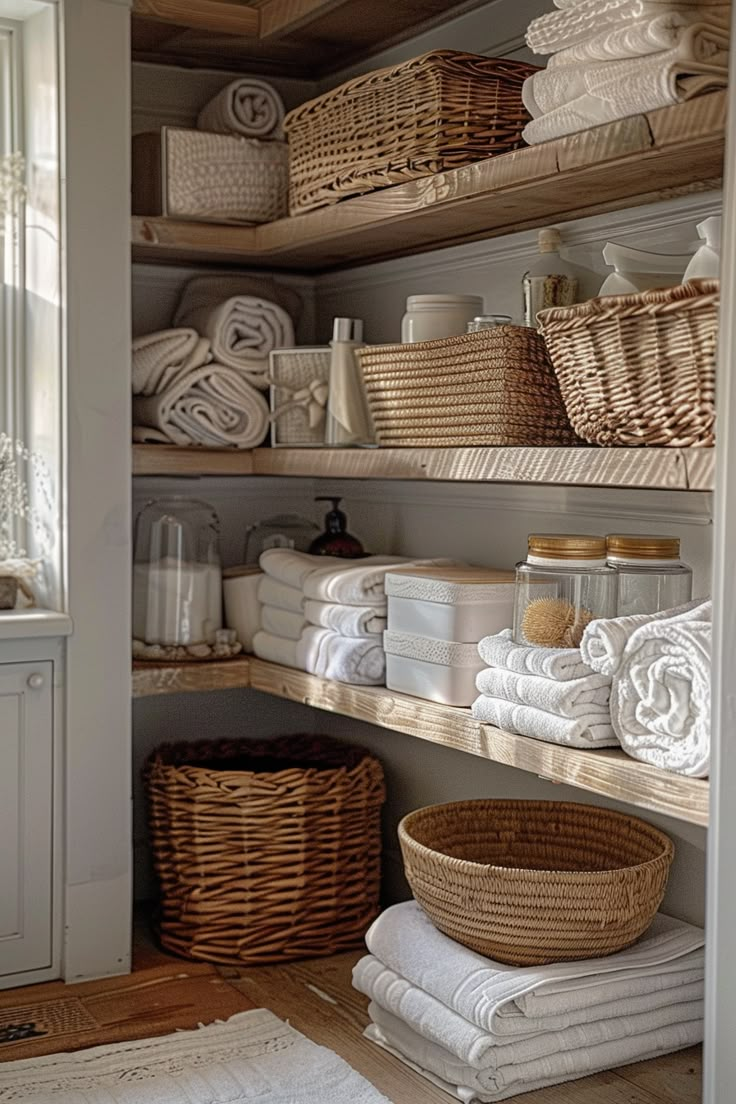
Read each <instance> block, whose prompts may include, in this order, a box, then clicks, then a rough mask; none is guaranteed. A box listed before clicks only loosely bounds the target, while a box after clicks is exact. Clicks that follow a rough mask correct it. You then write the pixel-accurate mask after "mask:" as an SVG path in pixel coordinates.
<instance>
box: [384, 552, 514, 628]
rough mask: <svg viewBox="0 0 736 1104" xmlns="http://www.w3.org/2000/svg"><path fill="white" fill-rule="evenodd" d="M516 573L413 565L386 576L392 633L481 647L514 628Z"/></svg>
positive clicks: (464, 567) (475, 568) (460, 567)
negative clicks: (488, 638)
mask: <svg viewBox="0 0 736 1104" xmlns="http://www.w3.org/2000/svg"><path fill="white" fill-rule="evenodd" d="M514 580H515V576H514V572H513V571H498V570H496V569H493V568H485V567H467V566H452V567H429V566H428V567H411V568H405V569H397V570H396V571H391V572H389V573H388V574H387V575H386V595H387V598H388V630H389V632H400V633H413V634H415V635H417V636H431V637H433V638H434V639H436V640H454V641H458V642H460V643H463V642H465V643H477V642H478V641H479V640H482V639H483V637H484V636H490V634H491V633H497V632H501V630H502V629H508V628H510V627H511V625H512V623H513V617H514Z"/></svg>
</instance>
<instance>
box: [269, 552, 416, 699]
mask: <svg viewBox="0 0 736 1104" xmlns="http://www.w3.org/2000/svg"><path fill="white" fill-rule="evenodd" d="M407 562H409V561H407V560H406V559H404V558H402V557H400V556H364V557H362V558H361V559H357V560H349V559H338V558H336V557H334V556H311V555H309V554H308V553H306V552H296V551H294V550H293V549H290V548H269V549H267V550H266V551H265V552H263V553H262V554H261V557H260V560H259V563H260V566H261V569H262V570H263V572H264V575H263V578H262V579H261V582H260V584H259V587H258V600H259V602H261V631H260V632H258V633H256V635H255V637H254V639H253V650H254V652H255V654H256V655H257V656H259V657H260V658H261V659H266V660H269V661H270V662H272V663H282V664H283V665H284V666H286V667H298V668H299V669H300V670H302V671H308V672H309V673H310V674H312V675H320V676H321V677H322V678H327V679H334V680H336V681H337V682H349V683H353V684H355V685H359V686H380V685H382V684H383V681H384V678H385V674H386V655H385V652H384V649H383V630H384V629H385V627H386V595H385V591H384V579H385V576H386V573H387V572H388V571H389V570H390V569H391V567H395V566H396V564H399V563H401V564H403V563H407Z"/></svg>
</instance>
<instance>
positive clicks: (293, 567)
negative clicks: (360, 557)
mask: <svg viewBox="0 0 736 1104" xmlns="http://www.w3.org/2000/svg"><path fill="white" fill-rule="evenodd" d="M366 558H368V557H366ZM349 563H350V561H349V560H345V559H341V558H340V557H339V556H314V555H311V554H310V553H309V552H299V551H297V550H296V549H295V548H267V549H266V551H265V552H262V553H261V555H260V557H259V560H258V564H259V566H260V568H261V570H262V571H265V572H266V574H267V575H269V576H270V577H271V578H272V579H277V580H278V581H279V582H280V583H284V584H285V585H286V586H289V587H293V588H294V589H296V590H299V591H301V592H302V594H303V590H304V583H305V580H306V578H307V576H308V575H309V574H310V573H311V572H312V571H314V570H315V569H316V568H317V567H325V568H328V567H329V568H332V569H333V570H335V571H338V570H340V569H342V568H344V567H345V566H346V565H348V564H349Z"/></svg>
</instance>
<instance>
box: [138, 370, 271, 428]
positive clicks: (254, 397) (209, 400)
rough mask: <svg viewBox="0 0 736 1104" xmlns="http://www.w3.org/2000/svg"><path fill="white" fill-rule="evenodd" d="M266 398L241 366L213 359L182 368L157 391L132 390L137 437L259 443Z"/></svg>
mask: <svg viewBox="0 0 736 1104" xmlns="http://www.w3.org/2000/svg"><path fill="white" fill-rule="evenodd" d="M269 417H270V414H269V408H268V403H267V402H266V400H265V399H264V397H263V395H261V394H260V393H259V392H258V391H256V390H255V388H254V387H251V385H250V384H249V383H248V382H247V381H246V380H245V379H243V377H242V376H241V374H240V372H238V371H236V369H234V368H227V367H225V366H224V365H222V364H216V363H215V362H212V363H210V364H205V365H203V366H202V367H201V368H188V369H182V370H181V371H180V372H179V373H178V374H177V375H176V376H175V377H174V378H173V379H171V380H170V381H169V383H168V384H167V385H166V386H165V387H163V389H162V390H161V391H159V392H157V393H156V394H155V395H134V396H133V425H134V431H133V439H134V440H137V441H151V440H153V441H170V442H172V443H173V444H175V445H205V446H209V447H211V448H226V447H230V448H240V449H250V448H257V447H258V445H260V444H262V442H263V441H264V440H265V438H266V436H267V434H268V430H269V426H270V421H269Z"/></svg>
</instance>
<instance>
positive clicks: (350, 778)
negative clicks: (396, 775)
mask: <svg viewBox="0 0 736 1104" xmlns="http://www.w3.org/2000/svg"><path fill="white" fill-rule="evenodd" d="M144 781H145V786H146V792H147V796H148V803H149V819H150V828H151V844H152V850H153V858H154V865H155V868H156V873H157V875H158V880H159V885H160V891H161V900H160V906H159V918H158V928H159V936H160V940H161V943H162V944H163V946H164V947H167V948H169V949H170V950H172V951H175V952H176V953H177V954H181V955H184V956H186V957H187V958H195V959H203V960H205V961H208V962H225V963H227V962H231V963H249V964H256V963H265V962H278V961H285V960H288V959H295V958H304V957H308V956H317V955H328V954H333V953H335V952H337V951H340V950H346V949H347V948H350V947H356V946H359V945H360V944H361V942H362V940H363V936H364V935H365V930H366V928H367V926H368V925H369V924H370V922H371V921H372V920H373V919H374V918H375V916H376V914H377V912H378V903H379V881H380V859H381V826H380V813H381V805H382V804H383V801H384V797H385V791H384V782H383V771H382V769H381V765H380V763H379V762H378V760H377V759H375V758H374V757H373V756H372V755H370V754H369V753H368V752H367V751H366V750H365V749H364V748H359V747H352V746H349V745H345V744H340V743H338V742H337V741H332V740H328V739H327V738H325V737H314V736H288V737H280V738H278V739H274V740H261V741H247V740H231V741H227V740H220V741H200V742H198V743H193V744H187V743H177V744H165V745H163V746H162V747H159V748H158V749H157V750H156V751H155V752H154V753H153V754H152V755H151V756H150V758H149V759H148V762H147V763H146V766H145V769H144Z"/></svg>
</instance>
